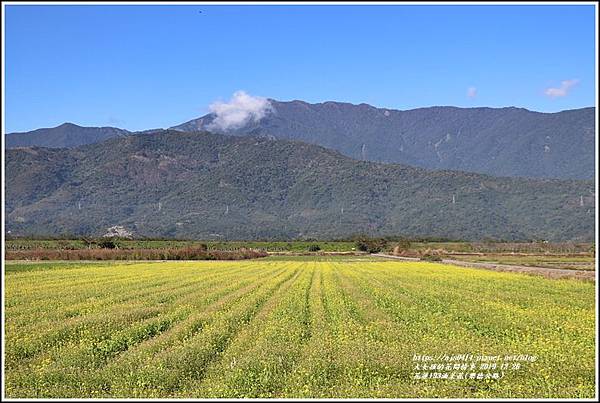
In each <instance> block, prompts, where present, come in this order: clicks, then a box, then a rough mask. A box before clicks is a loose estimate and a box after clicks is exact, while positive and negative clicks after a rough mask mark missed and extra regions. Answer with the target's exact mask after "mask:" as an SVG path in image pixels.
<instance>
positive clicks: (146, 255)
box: [6, 246, 267, 260]
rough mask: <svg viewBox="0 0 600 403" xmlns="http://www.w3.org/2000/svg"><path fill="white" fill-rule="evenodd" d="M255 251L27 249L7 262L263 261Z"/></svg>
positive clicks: (8, 257) (10, 252)
mask: <svg viewBox="0 0 600 403" xmlns="http://www.w3.org/2000/svg"><path fill="white" fill-rule="evenodd" d="M265 256H267V253H266V252H264V251H261V250H254V249H238V250H235V251H220V250H207V249H206V248H202V247H192V246H189V247H184V248H165V249H116V248H113V249H108V248H105V249H97V248H94V249H91V248H90V249H75V250H71V249H43V248H38V249H28V250H27V249H26V250H7V251H6V260H241V259H253V258H259V257H265Z"/></svg>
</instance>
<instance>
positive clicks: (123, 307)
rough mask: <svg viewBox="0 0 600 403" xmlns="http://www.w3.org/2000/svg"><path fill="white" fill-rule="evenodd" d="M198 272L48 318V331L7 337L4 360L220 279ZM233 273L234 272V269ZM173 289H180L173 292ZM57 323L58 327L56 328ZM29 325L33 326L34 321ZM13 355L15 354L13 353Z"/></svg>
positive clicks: (80, 335) (81, 336) (79, 338)
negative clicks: (92, 310)
mask: <svg viewBox="0 0 600 403" xmlns="http://www.w3.org/2000/svg"><path fill="white" fill-rule="evenodd" d="M199 274H200V276H198V277H199V279H197V280H196V281H194V282H193V283H192V284H190V282H189V281H187V282H186V283H184V284H183V286H182V285H178V286H175V287H163V288H158V289H157V288H154V287H151V288H150V289H149V290H147V291H144V292H142V293H140V294H136V293H134V294H133V295H129V294H127V292H122V294H123V295H125V296H126V297H125V298H121V299H119V300H117V301H119V303H116V304H114V305H110V306H107V309H108V310H105V311H103V312H100V313H99V314H96V315H94V314H92V315H86V316H82V317H75V318H71V319H68V320H66V321H60V322H59V323H60V324H59V323H56V322H50V323H49V324H48V325H47V329H48V330H47V331H44V327H43V326H42V327H41V328H39V329H37V331H36V332H35V333H32V334H29V335H28V338H27V339H25V340H23V339H22V340H19V341H18V342H17V341H12V340H10V339H8V340H7V346H8V348H7V351H8V354H7V357H8V359H7V363H8V365H10V363H11V362H12V361H13V358H14V359H17V360H18V359H23V358H27V359H31V358H33V357H35V356H36V355H37V354H38V353H39V352H40V351H42V350H43V351H48V350H49V349H51V348H53V347H55V346H60V345H63V344H68V343H73V342H75V343H78V344H79V343H81V342H84V341H85V339H86V338H89V337H94V336H93V332H91V331H90V329H94V328H98V327H99V326H102V324H105V323H107V324H109V325H112V326H113V327H117V328H118V327H120V326H122V323H129V322H122V321H121V320H119V319H117V320H116V321H115V313H116V312H122V313H124V312H127V313H129V312H135V310H136V309H138V310H141V311H143V312H146V311H148V310H150V311H151V312H153V313H154V314H155V315H158V314H160V312H161V311H162V310H161V309H163V308H164V307H165V305H162V304H161V303H157V302H158V301H161V300H162V299H163V298H164V296H163V295H165V294H167V295H169V294H170V296H172V297H177V296H180V295H189V294H191V293H193V292H197V291H198V290H199V289H200V290H202V289H210V287H211V286H212V285H213V284H217V283H218V282H219V279H216V280H214V279H213V280H212V281H208V282H204V281H202V274H203V273H199ZM233 275H235V273H234V274H233ZM227 277H229V276H227ZM242 278H243V277H242ZM184 281H186V280H184ZM196 283H202V286H200V287H198V286H197V285H196ZM176 290H179V291H178V292H174V291H176ZM147 296H150V298H149V299H145V297H147ZM132 300H133V301H134V302H133V303H132V302H131V301H132ZM127 316H128V315H123V314H121V315H119V316H118V317H121V318H123V319H124V320H127V319H125V318H127ZM142 319H145V317H142ZM57 325H58V329H57V328H56V327H57ZM31 326H33V324H32V325H31ZM7 328H9V329H10V328H11V327H9V326H7ZM19 332H20V333H22V334H23V333H24V334H27V333H28V332H27V331H26V330H25V331H24V330H20V331H19ZM109 332H110V328H109V329H106V328H104V329H103V331H102V332H99V334H108V333H109ZM15 333H17V331H14V332H11V334H15ZM11 346H15V348H16V349H15V350H14V351H13V350H11ZM13 355H15V356H14V357H13Z"/></svg>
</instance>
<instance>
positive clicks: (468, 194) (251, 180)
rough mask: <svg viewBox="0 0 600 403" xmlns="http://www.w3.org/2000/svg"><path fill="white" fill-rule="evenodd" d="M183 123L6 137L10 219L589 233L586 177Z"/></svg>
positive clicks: (264, 230)
mask: <svg viewBox="0 0 600 403" xmlns="http://www.w3.org/2000/svg"><path fill="white" fill-rule="evenodd" d="M290 106H291V107H293V108H294V109H295V108H303V106H302V105H299V104H298V105H297V104H293V105H290ZM320 107H322V108H332V109H336V108H338V107H339V109H344V108H346V106H336V105H329V106H327V105H322V106H320ZM353 108H364V109H365V113H366V114H368V115H369V116H370V115H371V114H374V113H377V111H373V110H372V109H371V108H370V107H366V106H356V107H354V106H353ZM278 112H280V111H279V110H278ZM430 112H433V111H429V112H427V113H430ZM438 112H439V113H440V114H441V115H444V116H445V113H446V112H445V111H438ZM489 112H490V113H491V112H492V111H489ZM496 112H498V111H496ZM514 112H515V113H524V114H525V115H526V116H528V114H527V113H525V112H519V111H514ZM307 113H308V114H309V115H310V114H312V113H313V112H307ZM421 113H425V112H424V111H423V112H421ZM469 113H474V111H469ZM498 113H499V112H498ZM586 113H588V112H587V111H585V110H582V111H575V112H568V113H567V112H565V113H564V116H567V117H569V116H571V115H573V114H574V115H577V116H579V115H580V114H583V115H585V114H586ZM332 114H333V113H332ZM334 115H335V114H334ZM558 115H560V114H557V116H558ZM280 116H281V115H280ZM427 116H429V115H427ZM560 116H562V115H560ZM385 118H388V116H385V115H384V116H383V117H382V118H381V119H385ZM569 118H572V116H571V117H569ZM273 119H275V118H273ZM394 119H396V118H394ZM398 119H399V120H398V121H399V122H400V121H402V119H401V118H398ZM358 120H359V119H357V121H358ZM264 124H266V122H265V123H264ZM423 124H424V123H423ZM307 125H308V123H307ZM311 125H316V123H314V122H313V123H311ZM258 126H259V125H257V128H258ZM308 127H310V126H308ZM178 129H179V131H178V130H164V131H162V130H153V131H149V132H147V133H138V134H127V133H125V134H123V135H118V136H115V137H113V138H110V139H108V140H105V141H102V142H99V143H94V144H87V145H82V146H78V147H72V148H55V149H52V148H44V147H20V148H15V149H8V150H6V161H5V169H6V175H5V176H6V192H5V194H6V204H5V209H6V210H5V225H6V230H7V231H10V233H11V234H13V235H28V234H36V235H66V234H69V235H90V234H95V235H101V234H103V233H104V232H105V231H106V229H107V228H110V227H113V226H115V225H121V226H123V227H125V228H126V229H127V230H128V231H131V232H132V233H133V234H134V236H153V237H175V238H196V239H297V238H335V237H342V236H348V235H352V234H355V233H358V232H363V233H368V234H371V235H406V236H438V237H447V238H454V239H483V238H495V239H510V240H522V239H547V240H552V241H559V240H579V241H590V240H593V238H594V223H595V220H594V217H595V210H594V201H595V198H594V196H593V192H594V182H593V181H591V180H558V179H532V178H511V177H493V176H489V175H485V174H477V173H467V172H461V171H449V170H435V171H431V170H426V169H422V168H418V167H411V166H408V165H403V164H392V163H386V164H384V163H379V162H372V161H362V160H357V159H353V158H350V157H348V156H346V155H343V154H342V153H340V152H338V151H336V150H332V149H329V148H324V147H321V146H318V145H315V144H310V143H308V142H302V141H297V140H289V139H276V138H275V137H276V136H274V135H273V136H271V135H270V133H272V132H270V131H265V132H264V133H263V132H260V133H258V132H254V129H253V130H250V132H248V133H244V135H243V136H234V135H223V134H218V133H208V132H187V131H181V130H183V129H185V130H191V128H189V127H187V128H181V127H180V128H178ZM463 130H465V129H463ZM251 132H252V133H251ZM299 132H301V131H300V130H299V131H298V133H299ZM373 133H375V132H369V133H365V136H366V137H368V136H371V135H373V136H374V135H375V134H373ZM440 133H441V132H440ZM452 133H453V135H455V134H456V132H455V131H453V132H452ZM465 133H466V132H465V131H461V134H459V135H458V136H459V137H460V136H462V135H463V134H465ZM315 138H316V137H315ZM452 139H453V137H452V135H451V137H450V140H449V141H448V142H451V141H453V140H452ZM419 141H420V140H419ZM448 142H447V143H448ZM369 144H371V143H369ZM406 147H407V148H406V149H409V148H408V147H409V145H406ZM411 147H412V146H411ZM415 147H416V146H415ZM373 148H375V147H373ZM473 148H476V146H475V145H473ZM438 149H440V150H441V148H440V146H438ZM367 150H368V151H367V152H370V150H371V149H370V148H368V146H367ZM381 150H383V148H381ZM440 152H441V151H440ZM388 162H389V161H388Z"/></svg>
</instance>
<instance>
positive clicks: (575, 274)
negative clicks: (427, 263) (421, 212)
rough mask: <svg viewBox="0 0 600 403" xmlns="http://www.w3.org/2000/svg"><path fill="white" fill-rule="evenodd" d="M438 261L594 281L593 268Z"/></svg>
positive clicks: (399, 257) (412, 259) (400, 258)
mask: <svg viewBox="0 0 600 403" xmlns="http://www.w3.org/2000/svg"><path fill="white" fill-rule="evenodd" d="M374 256H379V257H387V258H391V259H398V260H404V261H411V262H412V261H420V259H417V258H411V257H401V256H392V255H385V254H382V253H379V254H376V255H374ZM440 263H445V264H451V265H455V266H462V267H471V268H475V269H486V270H494V271H504V272H517V273H525V274H531V275H537V276H544V277H546V278H552V279H559V278H576V279H579V280H587V281H595V280H596V272H595V271H593V270H569V269H553V268H550V267H531V266H513V265H508V264H496V263H475V262H463V261H460V260H453V259H442V261H441V262H440Z"/></svg>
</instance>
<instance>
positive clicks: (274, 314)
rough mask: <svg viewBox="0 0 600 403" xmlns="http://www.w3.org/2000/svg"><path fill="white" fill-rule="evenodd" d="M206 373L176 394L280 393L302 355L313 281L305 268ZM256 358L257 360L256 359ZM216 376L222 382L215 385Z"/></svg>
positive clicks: (191, 379)
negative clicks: (308, 294)
mask: <svg viewBox="0 0 600 403" xmlns="http://www.w3.org/2000/svg"><path fill="white" fill-rule="evenodd" d="M295 267H296V270H297V275H296V276H295V277H294V281H292V282H290V283H288V284H287V286H286V287H285V288H282V289H280V290H279V291H278V292H277V293H276V294H274V295H273V296H272V297H271V298H270V299H269V301H268V302H267V303H266V304H265V305H264V306H263V307H262V309H261V310H260V312H258V313H257V315H256V316H255V317H254V318H253V320H252V321H251V322H250V323H249V324H248V325H247V326H245V327H244V328H243V329H241V330H240V331H239V332H237V334H236V335H235V338H232V340H231V342H230V343H229V345H228V348H227V350H225V349H223V350H222V354H221V355H220V357H219V359H217V360H214V361H213V362H212V363H210V364H211V365H210V366H207V367H206V369H205V371H203V373H201V374H197V375H196V376H192V377H189V378H188V379H187V381H186V382H184V383H182V384H181V385H180V388H179V390H178V391H177V394H176V396H183V395H187V396H203V397H204V396H229V397H243V396H265V395H273V394H275V393H277V390H279V389H280V388H281V386H282V383H283V377H285V374H286V373H288V372H289V371H290V369H291V368H292V367H293V365H294V364H295V361H296V360H297V357H298V355H299V351H300V347H301V346H302V344H303V340H304V339H303V338H302V337H303V335H304V334H305V331H306V330H305V324H306V318H305V317H304V315H303V314H302V312H303V310H304V308H305V304H306V300H305V292H306V289H307V288H308V287H310V284H311V282H312V280H313V274H312V272H313V270H311V269H310V268H308V267H306V264H302V265H301V266H300V265H298V266H295ZM252 357H253V359H251V358H252ZM215 378H216V379H218V381H217V382H215Z"/></svg>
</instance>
